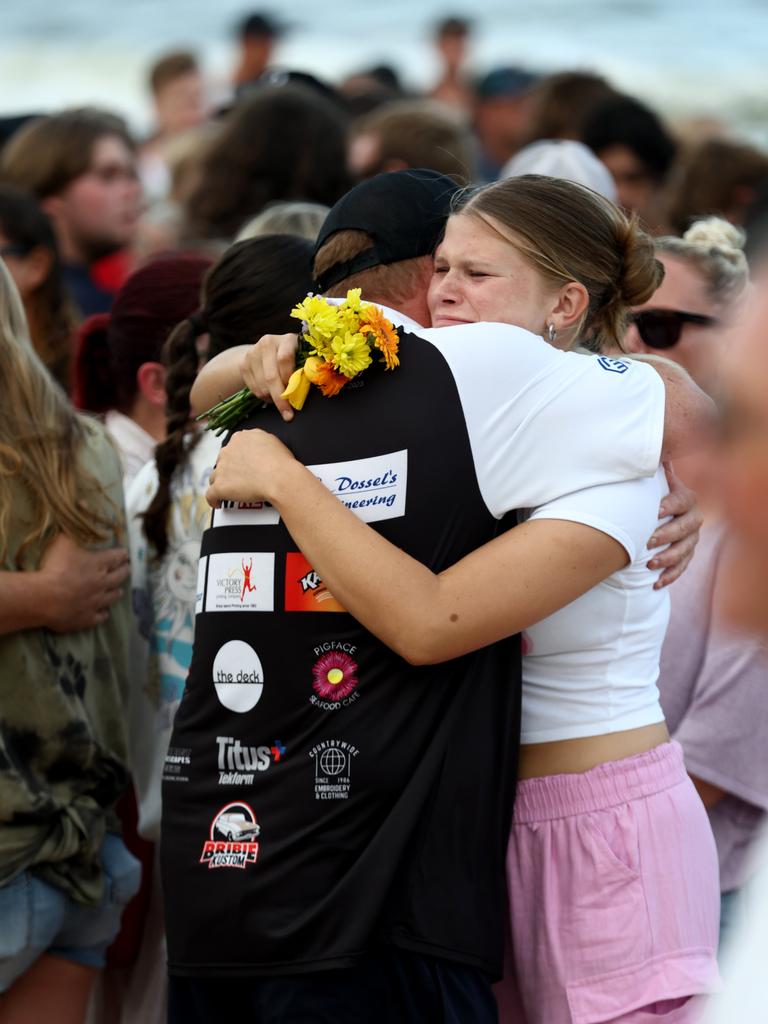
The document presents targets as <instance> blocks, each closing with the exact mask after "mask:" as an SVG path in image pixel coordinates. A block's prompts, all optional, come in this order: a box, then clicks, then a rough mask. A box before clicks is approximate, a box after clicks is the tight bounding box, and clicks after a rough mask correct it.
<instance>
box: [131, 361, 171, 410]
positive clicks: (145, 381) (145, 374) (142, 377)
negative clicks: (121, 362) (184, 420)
mask: <svg viewBox="0 0 768 1024" xmlns="http://www.w3.org/2000/svg"><path fill="white" fill-rule="evenodd" d="M165 374H166V370H165V367H164V366H163V364H162V363H142V364H141V366H140V367H139V368H138V370H137V371H136V384H137V385H138V389H139V394H140V395H142V396H143V397H144V398H145V399H146V400H147V401H148V402H149V403H150V405H154V406H155V407H157V408H160V409H164V408H165V401H166V395H165Z"/></svg>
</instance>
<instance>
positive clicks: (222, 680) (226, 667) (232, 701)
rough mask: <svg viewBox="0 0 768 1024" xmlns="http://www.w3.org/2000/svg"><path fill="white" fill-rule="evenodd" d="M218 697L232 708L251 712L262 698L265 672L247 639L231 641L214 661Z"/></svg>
mask: <svg viewBox="0 0 768 1024" xmlns="http://www.w3.org/2000/svg"><path fill="white" fill-rule="evenodd" d="M213 683H214V686H215V687H216V696H217V697H218V698H219V701H220V702H221V703H222V704H223V705H224V707H225V708H228V709H229V710H230V711H238V712H240V713H241V714H242V713H244V712H246V711H251V710H252V709H253V708H255V707H256V705H257V704H258V703H259V701H260V700H261V694H262V691H263V689H264V672H263V670H262V667H261V660H260V659H259V656H258V654H257V653H256V651H254V649H253V648H252V647H251V646H250V644H247V643H246V642H245V641H244V640H229V641H227V643H225V644H224V646H223V647H221V648H220V649H219V652H218V654H217V655H216V657H215V658H214V660H213Z"/></svg>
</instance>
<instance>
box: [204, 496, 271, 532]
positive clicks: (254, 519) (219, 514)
mask: <svg viewBox="0 0 768 1024" xmlns="http://www.w3.org/2000/svg"><path fill="white" fill-rule="evenodd" d="M279 522H280V513H279V512H278V511H277V509H276V508H275V507H274V505H270V504H269V502H268V501H222V503H221V507H220V508H215V509H214V510H213V519H212V522H211V526H212V527H217V526H277V524H278V523H279Z"/></svg>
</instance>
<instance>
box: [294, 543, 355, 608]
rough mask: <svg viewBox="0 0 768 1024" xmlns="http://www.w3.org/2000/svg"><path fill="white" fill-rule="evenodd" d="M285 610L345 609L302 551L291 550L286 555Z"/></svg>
mask: <svg viewBox="0 0 768 1024" xmlns="http://www.w3.org/2000/svg"><path fill="white" fill-rule="evenodd" d="M285 610H286V611H287V612H343V611H345V609H344V608H342V606H341V605H340V604H339V602H338V601H337V600H336V598H335V597H334V596H333V594H331V592H330V591H329V590H328V588H327V587H326V585H325V584H324V583H323V581H322V580H321V579H320V577H319V576H318V574H317V573H316V572H315V570H314V569H313V568H312V566H311V565H310V564H309V562H308V561H307V560H306V558H305V557H304V555H302V553H301V552H300V551H289V552H288V554H287V555H286V556H285Z"/></svg>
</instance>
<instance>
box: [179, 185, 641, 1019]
mask: <svg viewBox="0 0 768 1024" xmlns="http://www.w3.org/2000/svg"><path fill="white" fill-rule="evenodd" d="M455 193H456V187H455V185H454V183H453V182H452V181H451V179H449V178H447V177H444V176H442V175H439V174H436V173H435V172H433V171H425V170H415V171H403V172H394V173H392V174H389V175H380V176H377V177H376V178H373V179H371V180H370V181H368V182H364V183H363V184H361V185H359V186H357V188H355V189H354V190H352V192H350V193H349V194H348V195H347V196H345V197H344V198H343V199H342V200H340V201H339V202H338V203H337V204H336V206H335V207H334V208H333V210H332V211H331V213H330V214H329V217H328V220H327V221H326V224H325V225H324V227H323V229H322V231H321V235H320V238H319V240H318V246H317V249H316V253H315V276H316V278H317V279H318V281H319V284H320V286H321V287H322V288H325V289H327V290H328V291H329V292H335V293H337V294H338V293H339V292H341V293H342V294H343V293H344V292H345V291H346V290H347V289H348V288H350V287H354V286H355V283H356V282H362V281H365V296H366V298H368V299H371V300H375V301H378V302H379V303H382V304H383V303H384V301H385V299H386V300H388V302H389V304H390V306H394V305H396V306H397V307H398V308H397V309H394V308H385V309H384V311H383V312H384V315H385V316H387V317H389V318H390V319H391V321H392V323H393V324H394V325H395V327H396V328H397V330H398V332H399V335H400V345H401V353H402V365H401V366H400V367H399V368H398V369H397V371H396V372H395V373H392V374H384V373H383V372H381V371H380V370H379V369H378V368H375V367H374V368H373V370H372V372H371V373H369V374H367V375H366V376H365V378H364V379H362V380H361V381H360V383H361V384H362V386H358V387H352V388H351V389H349V390H348V391H345V394H344V396H343V398H342V399H340V400H338V401H335V402H333V401H325V400H322V399H319V400H315V401H310V402H308V403H307V405H306V407H305V408H304V410H303V411H302V413H301V415H299V416H298V417H297V418H296V419H295V420H294V421H293V422H292V423H286V422H284V421H283V420H282V419H281V417H280V416H279V414H278V412H277V410H275V409H265V410H264V411H263V412H260V413H259V414H257V418H254V419H252V420H250V421H248V422H247V423H245V424H243V429H247V428H248V427H255V426H259V427H262V428H264V429H265V430H267V431H268V432H270V433H272V434H274V435H276V436H277V437H279V438H282V439H284V440H286V441H287V442H288V443H290V445H291V448H292V450H293V451H294V453H295V455H296V457H297V458H298V459H300V460H301V461H302V462H304V463H305V464H307V465H309V466H311V467H313V469H314V471H315V472H316V473H317V475H319V476H320V477H321V478H322V479H323V480H324V481H328V483H329V484H330V485H332V486H334V487H335V489H336V491H337V492H338V493H339V494H340V495H341V497H342V500H343V501H345V502H348V503H349V504H350V507H353V508H354V509H355V511H357V512H358V514H359V515H361V516H362V518H363V519H364V520H365V521H367V522H369V523H374V524H376V527H377V529H380V530H381V531H382V533H384V534H385V535H386V536H387V537H388V538H389V539H390V540H392V541H393V542H394V543H395V544H397V545H398V546H400V547H402V548H403V549H404V550H406V551H408V552H409V553H410V554H412V555H414V556H415V557H417V558H419V559H420V560H421V561H423V562H424V563H426V564H428V565H430V566H431V567H432V568H433V569H435V571H440V569H441V568H443V567H445V566H447V565H450V564H452V563H453V562H454V561H455V560H456V558H457V556H460V553H462V552H468V551H470V550H472V549H473V548H474V547H476V546H477V544H478V541H480V540H481V539H483V540H487V539H490V538H491V537H493V536H494V535H495V534H496V533H497V531H498V530H499V529H500V528H503V526H502V522H501V520H502V516H503V515H504V512H506V511H509V510H510V507H509V504H508V503H507V504H506V506H505V502H504V501H503V500H502V502H501V506H500V507H499V508H496V509H495V512H491V511H490V508H491V506H490V505H488V504H487V502H488V501H491V504H492V505H493V501H492V499H491V498H490V496H489V493H488V491H487V490H485V488H484V484H483V483H482V481H484V480H487V479H488V478H487V471H488V469H489V466H490V465H491V463H493V462H494V461H496V462H498V458H499V452H498V450H497V448H496V446H495V444H494V440H493V439H494V438H500V437H501V436H502V435H503V436H504V437H505V438H506V439H507V440H509V439H510V438H511V437H512V436H517V433H516V432H517V427H518V426H520V422H519V417H520V416H523V418H525V419H526V422H527V421H528V417H527V415H526V413H525V412H524V410H523V407H522V406H521V405H518V404H516V402H515V395H516V394H518V393H520V392H521V391H525V393H526V396H527V397H526V400H525V402H524V403H523V405H524V407H525V409H528V410H533V409H536V410H537V413H536V414H535V415H534V416H533V418H534V420H536V423H537V426H539V427H541V426H543V424H542V422H541V421H540V420H539V418H538V409H539V405H538V397H541V398H542V399H543V405H544V406H547V405H548V403H547V400H546V397H545V396H546V395H551V394H552V393H553V392H556V393H560V389H561V385H562V387H563V388H564V389H565V390H566V391H568V392H569V393H570V394H571V395H572V396H578V401H580V402H584V404H585V407H586V406H592V405H594V408H598V409H600V413H599V415H600V416H602V415H606V416H608V417H609V418H610V416H611V413H610V412H609V411H607V410H608V409H609V408H613V409H614V411H617V412H618V414H619V415H620V416H621V415H623V413H622V411H621V410H622V409H626V401H624V402H622V403H620V406H621V408H620V409H617V407H616V398H615V390H614V387H613V385H609V384H608V382H607V381H606V380H604V378H614V383H615V380H621V381H623V384H622V385H621V388H622V389H623V387H624V385H625V384H627V385H629V388H630V390H632V389H634V384H630V383H629V379H631V380H634V381H640V380H641V379H642V378H643V377H644V376H645V370H644V368H643V370H642V372H640V373H639V374H637V375H636V376H635V377H634V378H633V377H632V375H631V374H623V375H616V374H605V373H601V371H599V368H598V367H597V365H596V361H595V362H594V363H592V364H590V367H594V368H595V375H594V384H595V386H596V387H597V388H599V389H600V390H601V396H600V398H599V400H595V395H594V394H592V395H591V397H590V398H587V395H586V393H584V392H583V391H581V388H580V387H575V388H574V386H573V382H571V383H570V384H569V383H568V382H567V381H566V380H564V379H563V378H562V364H563V362H564V361H568V360H569V359H570V358H577V357H567V356H564V355H563V353H558V352H556V351H555V350H554V349H553V348H550V347H549V346H546V345H544V346H543V347H541V346H539V347H537V351H538V352H539V353H540V356H541V358H543V359H544V360H545V361H546V363H547V369H545V368H544V367H539V368H538V369H539V370H542V371H543V372H542V373H539V372H538V370H537V371H536V372H534V373H532V372H531V367H530V365H526V364H525V360H522V362H521V363H520V364H519V365H518V364H517V363H516V364H515V368H514V370H510V361H513V360H514V359H515V355H516V354H518V353H520V352H522V351H523V349H525V348H526V346H524V345H519V344H518V342H520V340H521V332H520V329H519V328H514V327H510V326H507V325H500V324H495V325H464V326H463V327H462V326H457V327H456V328H455V329H453V330H449V331H426V332H425V331H423V330H422V329H421V328H420V327H419V324H418V322H417V321H416V319H415V317H417V316H421V315H422V313H423V310H424V308H425V307H424V297H423V295H422V296H417V294H416V290H417V289H418V288H419V287H422V290H423V280H424V273H423V272H422V269H421V268H423V267H424V266H425V264H426V265H427V266H428V265H429V263H430V261H431V252H432V249H433V247H434V245H435V242H436V241H437V239H438V238H439V236H440V233H441V231H442V222H443V220H444V219H445V217H446V215H447V214H448V212H449V210H450V209H451V205H452V203H453V200H454V197H455ZM401 272H402V274H401ZM412 272H416V278H417V285H416V287H414V284H413V280H412V277H413V273H412ZM422 322H423V320H422ZM230 351H231V352H235V351H236V350H230ZM555 364H558V365H559V367H560V368H559V369H556V367H555ZM503 366H506V370H505V371H504V374H503V382H504V383H503V386H497V387H496V388H493V389H490V391H489V388H488V384H489V380H490V377H493V376H494V375H498V374H499V373H500V368H501V367H503ZM518 370H519V372H518ZM549 371H552V372H549ZM489 374H490V377H489ZM555 378H557V379H555ZM498 379H500V378H498V377H497V380H498ZM582 384H583V382H582ZM507 385H508V386H507ZM642 390H643V388H642V386H641V388H640V391H642ZM502 394H503V397H501V396H502ZM611 395H613V396H614V397H613V398H611ZM627 397H628V395H627V393H626V392H625V393H624V399H625V400H626V399H627ZM635 401H637V402H639V404H640V406H641V408H642V407H643V404H644V399H643V398H642V396H641V395H640V394H639V393H636V392H635V393H634V394H633V397H632V399H631V400H630V402H629V405H630V406H633V407H634V410H635V411H636V410H637V405H635ZM649 412H650V410H649ZM560 413H562V409H561V410H560ZM652 418H653V417H652ZM558 422H561V420H560V419H558ZM491 424H493V425H494V426H493V427H491ZM497 430H498V431H500V433H498V434H497V433H495V431H497ZM526 431H527V428H526ZM566 433H567V432H566ZM619 433H620V431H619ZM535 434H536V431H535V430H534V437H535ZM525 436H526V438H528V437H529V436H531V435H529V434H528V433H527V432H526V434H525ZM544 436H548V438H550V439H551V436H552V435H551V433H548V432H547V431H546V430H544V431H543V433H542V434H540V435H539V437H538V440H535V439H534V437H532V443H533V447H534V448H535V453H534V454H533V455H531V452H528V458H529V459H530V458H533V459H534V461H535V460H536V459H537V458H538V457H539V456H541V458H542V459H544V460H547V459H549V458H550V457H551V449H552V448H558V449H559V448H560V446H559V445H557V446H552V445H551V444H549V441H547V445H549V449H550V454H549V455H548V454H547V445H545V443H544ZM603 436H604V434H603V433H602V432H601V431H600V430H598V431H596V432H595V433H594V435H591V437H593V438H594V441H590V440H587V441H586V442H585V441H584V439H583V438H582V437H579V439H578V445H579V449H580V455H579V460H580V462H581V463H582V465H583V462H584V459H585V458H586V461H587V462H589V461H590V455H589V454H586V456H585V453H584V452H583V451H581V447H582V445H584V444H585V443H586V446H587V448H590V449H594V446H595V445H597V441H598V439H599V442H600V443H599V447H600V448H601V449H604V445H603V443H602V437H603ZM238 438H239V439H240V440H247V438H243V437H242V436H241V430H240V429H238V431H236V432H235V435H234V438H233V439H230V442H229V443H228V447H229V446H232V450H233V451H236V450H238V447H239V446H238V444H237V442H238ZM612 439H613V444H614V445H616V444H621V441H620V440H619V437H618V434H617V432H616V431H612ZM563 443H568V438H567V437H566V438H564V439H563ZM572 443H574V444H575V443H576V441H575V438H572ZM225 450H226V449H225ZM561 454H562V452H561ZM244 469H245V471H247V468H245V467H244ZM216 472H218V471H217V470H215V471H214V479H215V473H216ZM510 472H514V473H515V477H516V478H517V476H519V471H518V470H510ZM555 476H557V474H555ZM497 479H500V478H497ZM334 482H335V483H334ZM553 486H555V487H559V486H562V482H561V481H560V480H557V482H556V483H554V484H553ZM512 489H514V487H513V488H512ZM525 490H526V488H525V487H523V491H525ZM520 497H521V498H527V497H528V494H527V493H526V494H522V493H521V495H520ZM503 506H505V507H503ZM494 507H495V506H494ZM496 513H498V518H497V517H496ZM201 566H202V569H201V573H200V576H199V577H198V578H199V580H200V586H199V588H198V590H199V594H200V597H199V604H198V612H199V614H198V616H197V621H196V628H195V642H194V652H193V657H192V663H191V669H190V676H189V678H188V681H187V687H186V691H185V696H184V699H183V701H182V702H181V706H180V708H179V711H178V713H177V717H176V719H175V724H174V734H173V738H172V740H171V747H172V748H173V750H174V751H175V750H183V751H184V752H185V754H184V756H185V758H186V760H185V768H184V778H183V780H182V781H181V783H179V782H174V784H173V785H170V784H167V785H166V786H165V789H164V792H163V824H162V844H161V848H162V858H163V866H162V873H163V887H164V890H165V898H166V919H167V925H168V955H169V970H170V975H171V985H170V1016H169V1020H170V1021H171V1022H172V1024H176V1022H181V1021H184V1024H208V1022H210V1024H213V1022H214V1021H219V1020H221V1019H223V1018H226V1017H228V1016H230V1015H231V1016H237V1017H239V1018H243V1017H247V1019H249V1020H251V1021H253V1022H255V1024H278V1022H280V1024H288V1022H291V1024H298V1022H303V1021H309V1020H312V1021H323V1020H326V1021H334V1022H340V1024H346V1022H349V1024H352V1022H354V1024H358V1022H360V1021H365V1022H366V1024H395V1022H397V1024H416V1022H420V1024H421V1022H424V1021H429V1022H435V1024H440V1022H448V1021H462V1022H463V1021H467V1022H468V1021H472V1022H473V1024H486V1022H487V1024H491V1022H495V1021H496V1020H497V1011H496V1006H495V1001H494V999H493V995H492V992H491V988H490V979H491V978H492V977H494V976H497V975H498V974H499V972H500V962H501V950H502V939H503V915H504V878H503V875H504V855H505V849H506V838H507V835H506V830H507V828H508V825H509V819H510V815H511V807H512V795H513V788H514V777H515V771H516V769H515V764H516V759H517V749H516V748H517V740H516V737H517V735H518V732H519V720H518V713H519V707H518V688H519V675H520V662H519V647H518V640H517V639H514V640H510V641H505V642H503V643H500V644H497V645H495V646H492V647H486V648H485V649H484V650H483V651H481V652H478V653H476V654H472V655H469V656H467V657H465V658H460V659H457V660H455V661H450V662H446V663H445V664H442V665H440V666H430V665H423V664H421V665H419V664H416V663H413V664H408V663H407V662H406V661H404V660H403V659H402V658H400V657H399V656H398V655H396V654H395V653H394V652H393V651H391V650H390V649H389V648H387V647H386V646H385V645H384V644H382V643H381V642H380V641H379V640H377V639H376V638H375V637H374V636H373V635H372V634H371V633H369V632H368V631H367V630H366V628H365V627H364V625H362V624H361V622H359V621H356V620H355V619H353V618H352V617H351V616H350V615H348V614H347V613H346V612H345V611H344V609H343V605H342V604H340V603H339V602H338V601H337V600H336V599H335V598H332V597H330V595H329V594H327V592H324V591H323V589H322V580H321V579H320V578H319V577H318V576H317V574H316V573H315V572H314V569H313V567H312V565H311V564H309V563H308V562H307V561H306V559H305V558H304V556H303V555H302V554H301V552H300V551H299V550H298V549H297V547H296V544H295V543H294V541H293V540H292V539H291V537H290V535H289V533H288V531H287V530H286V528H285V526H284V524H283V523H282V522H281V518H280V515H279V514H278V513H277V510H276V509H274V508H273V507H271V506H269V505H265V504H264V503H250V504H245V503H242V504H241V503H240V502H238V501H232V502H226V503H225V504H224V505H222V506H221V507H219V508H216V509H215V511H214V513H213V519H212V523H211V527H210V529H208V530H207V531H206V534H205V535H204V539H203V547H202V559H201ZM235 590H236V591H237V592H236V593H235ZM231 595H234V596H231ZM321 595H322V596H321ZM392 599H393V601H397V599H398V598H397V594H396V593H395V592H394V591H393V593H392ZM243 613H245V614H243ZM251 743H253V744H258V743H264V744H265V746H264V748H263V757H262V758H261V760H259V754H258V751H259V748H258V747H256V746H254V747H252V748H251V747H249V746H245V747H244V744H251ZM252 756H255V757H256V761H251V763H252V764H253V765H254V767H253V770H251V769H246V768H245V767H241V766H243V765H245V764H246V761H245V760H244V758H247V759H250V758H251V757H252ZM262 764H263V767H262V766H261V765H262ZM190 892H194V893H195V898H194V900H190V899H189V893H190ZM222 922H225V924H224V926H222Z"/></svg>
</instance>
